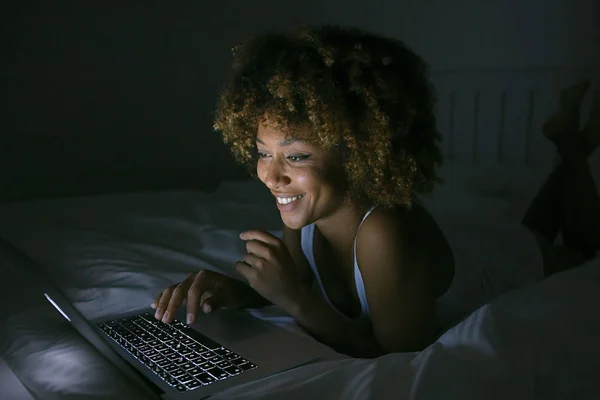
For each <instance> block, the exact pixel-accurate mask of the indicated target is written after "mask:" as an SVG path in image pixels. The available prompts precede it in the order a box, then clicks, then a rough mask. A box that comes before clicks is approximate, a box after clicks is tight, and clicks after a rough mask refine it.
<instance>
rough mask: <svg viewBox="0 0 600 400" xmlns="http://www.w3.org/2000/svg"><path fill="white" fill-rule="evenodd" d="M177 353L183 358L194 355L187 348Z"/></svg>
mask: <svg viewBox="0 0 600 400" xmlns="http://www.w3.org/2000/svg"><path fill="white" fill-rule="evenodd" d="M179 353H180V354H183V355H184V356H187V355H190V354H195V353H194V351H193V350H192V349H189V348H185V349H183V350H181V351H180V352H179Z"/></svg>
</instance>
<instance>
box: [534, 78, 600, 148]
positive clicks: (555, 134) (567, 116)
mask: <svg viewBox="0 0 600 400" xmlns="http://www.w3.org/2000/svg"><path fill="white" fill-rule="evenodd" d="M589 87H590V81H589V80H585V81H583V82H581V83H578V84H576V85H573V86H571V87H568V88H566V89H564V90H562V91H561V92H560V102H559V106H558V110H557V111H556V112H555V113H554V114H553V115H552V116H551V117H550V119H548V121H546V123H545V124H544V126H543V132H544V136H546V138H547V139H548V140H550V141H551V142H553V143H554V144H556V145H558V142H561V143H564V142H565V141H572V140H573V138H574V137H575V136H574V135H577V134H578V133H579V115H580V112H581V101H582V100H583V97H584V96H585V94H586V92H587V91H588V89H589Z"/></svg>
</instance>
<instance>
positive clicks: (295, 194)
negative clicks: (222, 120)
mask: <svg viewBox="0 0 600 400" xmlns="http://www.w3.org/2000/svg"><path fill="white" fill-rule="evenodd" d="M256 146H257V150H258V163H257V167H256V171H257V174H258V177H259V179H260V180H261V181H262V182H263V183H264V184H265V185H266V186H267V187H268V188H269V189H270V190H271V193H272V194H273V196H275V202H276V204H277V208H278V209H279V212H280V213H281V219H282V220H283V223H284V224H285V225H286V226H288V227H289V228H291V229H300V228H302V227H303V226H306V225H308V224H310V223H313V222H315V221H317V220H319V219H320V218H323V217H327V216H329V215H331V214H332V213H333V212H335V210H337V209H338V208H339V207H340V205H341V204H342V203H343V190H342V179H341V178H342V175H341V173H340V172H339V171H340V170H341V169H340V168H339V164H340V163H339V162H337V163H336V162H335V160H336V157H335V154H334V153H333V152H327V151H324V150H323V149H321V148H319V147H318V146H316V145H314V144H311V143H308V142H305V141H301V140H294V139H290V140H286V139H285V134H284V133H283V132H281V131H280V130H277V129H275V128H273V127H270V126H269V125H268V124H263V123H259V124H258V132H257V136H256ZM336 164H337V165H336Z"/></svg>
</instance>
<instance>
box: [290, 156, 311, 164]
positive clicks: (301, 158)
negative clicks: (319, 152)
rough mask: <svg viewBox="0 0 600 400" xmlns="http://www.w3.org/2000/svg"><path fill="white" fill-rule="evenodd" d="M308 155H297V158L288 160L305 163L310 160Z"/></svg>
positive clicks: (292, 157) (291, 157)
mask: <svg viewBox="0 0 600 400" xmlns="http://www.w3.org/2000/svg"><path fill="white" fill-rule="evenodd" d="M308 157H309V156H308V155H295V156H288V160H290V161H292V162H300V161H304V160H306V159H307V158H308Z"/></svg>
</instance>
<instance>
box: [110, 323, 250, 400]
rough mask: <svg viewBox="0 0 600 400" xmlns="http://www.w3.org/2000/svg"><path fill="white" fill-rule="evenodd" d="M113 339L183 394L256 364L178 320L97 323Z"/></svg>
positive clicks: (234, 374)
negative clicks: (169, 321) (167, 321)
mask: <svg viewBox="0 0 600 400" xmlns="http://www.w3.org/2000/svg"><path fill="white" fill-rule="evenodd" d="M98 327H99V328H100V329H101V330H102V331H104V332H105V333H106V334H107V335H108V336H109V337H110V338H111V339H113V340H114V341H115V342H116V343H118V344H119V345H120V346H121V347H122V348H124V349H125V350H127V351H128V352H129V353H130V354H131V355H133V356H134V357H135V358H137V359H138V360H139V361H141V362H142V363H143V364H144V365H146V366H147V367H148V368H149V369H150V370H151V371H152V372H154V373H155V374H156V375H157V376H158V377H160V378H161V379H162V380H163V381H165V382H166V383H167V384H169V385H170V386H173V387H175V388H176V389H177V390H179V391H181V392H185V391H188V390H193V389H196V388H198V387H200V386H204V385H210V384H211V383H213V382H216V381H219V380H224V379H228V378H230V377H232V376H236V375H238V374H241V373H243V372H245V371H249V370H251V369H254V368H256V365H254V364H252V363H251V362H250V361H248V360H246V359H245V358H243V357H241V356H240V355H239V354H236V353H234V352H233V351H231V350H229V349H227V348H225V347H224V346H222V345H220V344H219V343H217V342H215V341H213V340H212V339H209V338H208V337H206V336H204V335H203V334H201V333H200V332H198V331H196V330H194V329H192V328H190V327H189V326H187V325H186V324H184V323H182V322H181V321H179V320H177V319H175V320H174V321H173V322H172V323H171V324H165V323H163V322H161V321H158V320H157V319H156V318H154V316H153V315H151V314H149V313H144V314H141V315H136V316H133V317H124V318H119V319H115V320H111V321H108V322H104V323H101V324H98Z"/></svg>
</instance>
